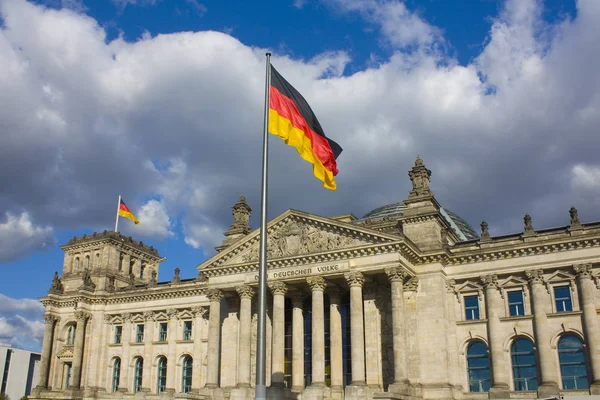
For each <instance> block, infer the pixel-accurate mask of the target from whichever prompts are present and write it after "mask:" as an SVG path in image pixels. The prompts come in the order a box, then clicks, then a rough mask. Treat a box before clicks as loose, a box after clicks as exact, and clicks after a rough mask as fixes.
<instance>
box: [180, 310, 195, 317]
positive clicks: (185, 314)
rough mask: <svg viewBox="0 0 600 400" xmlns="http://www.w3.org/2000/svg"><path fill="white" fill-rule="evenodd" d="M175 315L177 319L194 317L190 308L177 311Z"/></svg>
mask: <svg viewBox="0 0 600 400" xmlns="http://www.w3.org/2000/svg"><path fill="white" fill-rule="evenodd" d="M177 317H179V319H192V318H194V315H193V314H192V312H191V311H190V310H183V311H179V313H178V314H177Z"/></svg>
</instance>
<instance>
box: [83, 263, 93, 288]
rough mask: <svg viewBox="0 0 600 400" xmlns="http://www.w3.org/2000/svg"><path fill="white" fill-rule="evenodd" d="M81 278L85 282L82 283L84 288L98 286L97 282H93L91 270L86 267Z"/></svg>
mask: <svg viewBox="0 0 600 400" xmlns="http://www.w3.org/2000/svg"><path fill="white" fill-rule="evenodd" d="M81 280H82V282H83V284H82V285H81V288H82V289H91V290H93V289H95V288H96V284H94V282H92V277H91V276H90V271H89V270H88V269H87V267H86V268H84V269H83V272H82V273H81Z"/></svg>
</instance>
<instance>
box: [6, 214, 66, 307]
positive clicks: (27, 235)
mask: <svg viewBox="0 0 600 400" xmlns="http://www.w3.org/2000/svg"><path fill="white" fill-rule="evenodd" d="M54 244H55V240H54V233H53V230H52V228H51V227H49V226H46V227H42V226H36V225H34V224H33V222H32V221H31V218H30V216H29V214H28V213H26V212H24V213H22V214H21V215H13V214H11V213H6V221H5V222H2V223H0V262H3V261H10V260H13V259H15V258H18V257H20V256H22V255H25V254H27V253H30V252H32V251H33V250H40V249H44V248H46V247H48V246H53V245H54ZM0 309H1V306H0Z"/></svg>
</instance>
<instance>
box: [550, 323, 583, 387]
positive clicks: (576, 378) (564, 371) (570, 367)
mask: <svg viewBox="0 0 600 400" xmlns="http://www.w3.org/2000/svg"><path fill="white" fill-rule="evenodd" d="M558 361H559V363H560V375H561V378H562V385H563V389H565V390H576V389H589V387H590V382H589V379H588V373H587V363H586V360H585V353H584V351H583V342H582V341H581V339H579V338H578V337H577V336H573V335H567V336H563V337H562V338H561V339H560V341H559V342H558Z"/></svg>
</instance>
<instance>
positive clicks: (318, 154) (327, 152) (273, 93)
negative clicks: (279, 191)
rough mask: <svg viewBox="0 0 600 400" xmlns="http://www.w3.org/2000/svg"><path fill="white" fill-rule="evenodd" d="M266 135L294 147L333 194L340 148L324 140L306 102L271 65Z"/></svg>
mask: <svg viewBox="0 0 600 400" xmlns="http://www.w3.org/2000/svg"><path fill="white" fill-rule="evenodd" d="M269 132H271V133H272V134H274V135H276V136H279V137H280V138H282V139H283V140H284V141H285V143H286V144H287V145H288V146H292V147H295V148H296V150H297V151H298V154H300V157H302V158H303V159H305V160H306V161H308V162H309V163H311V164H312V165H313V174H314V175H315V176H316V177H317V178H318V179H320V180H321V181H322V182H323V186H325V187H326V188H327V189H330V190H335V188H336V184H335V180H334V179H333V177H334V176H336V175H337V174H338V169H337V164H336V159H337V158H338V156H339V155H340V154H341V152H342V148H341V147H340V146H339V145H338V144H337V143H336V142H334V141H333V140H331V139H329V138H327V137H326V136H325V133H324V132H323V128H321V124H320V123H319V121H318V120H317V117H316V116H315V114H314V113H313V111H312V110H311V108H310V106H309V105H308V102H307V101H306V100H305V99H304V97H302V95H301V94H300V93H299V92H298V91H297V90H296V89H295V88H294V87H293V86H292V85H290V84H289V83H288V82H287V81H286V80H285V79H284V78H283V77H282V76H281V75H280V74H279V72H277V70H276V69H275V68H274V67H273V65H271V87H270V88H269Z"/></svg>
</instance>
